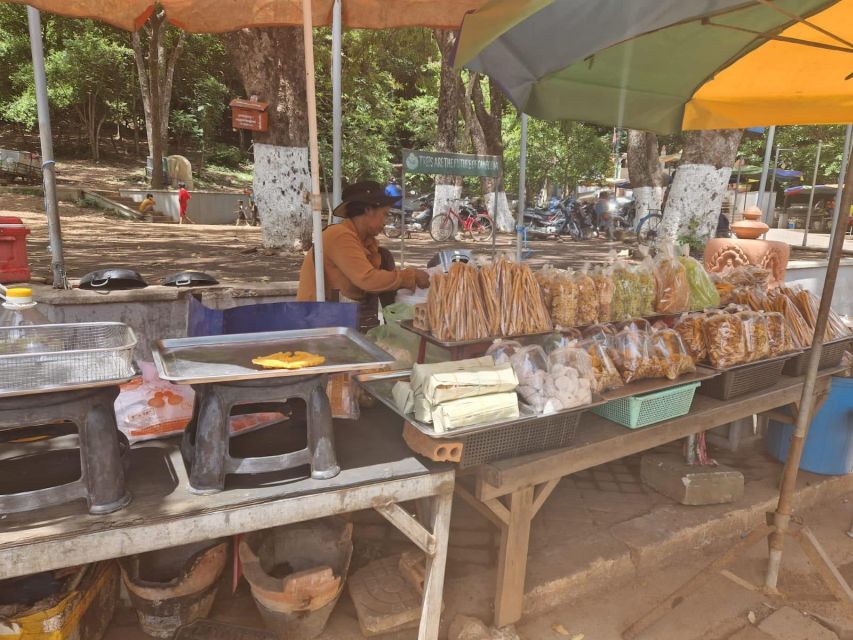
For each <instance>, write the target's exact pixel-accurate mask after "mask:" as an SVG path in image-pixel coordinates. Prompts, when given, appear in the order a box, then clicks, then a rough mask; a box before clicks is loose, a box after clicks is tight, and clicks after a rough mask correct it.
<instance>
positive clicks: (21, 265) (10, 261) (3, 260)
mask: <svg viewBox="0 0 853 640" xmlns="http://www.w3.org/2000/svg"><path fill="white" fill-rule="evenodd" d="M29 234H30V230H29V229H27V227H25V226H24V223H23V222H22V221H21V219H20V218H15V217H12V216H0V282H2V283H7V282H28V281H29V279H30V265H29V260H28V259H27V236H28V235H29Z"/></svg>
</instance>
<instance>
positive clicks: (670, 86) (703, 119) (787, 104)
mask: <svg viewBox="0 0 853 640" xmlns="http://www.w3.org/2000/svg"><path fill="white" fill-rule="evenodd" d="M455 64H456V66H457V68H462V67H466V68H468V69H471V70H474V71H478V72H481V73H484V74H487V75H488V76H489V77H491V78H492V79H493V80H495V81H496V82H497V83H498V84H499V85H500V86H501V87H502V88H503V90H504V92H505V93H506V95H507V96H508V97H509V99H510V100H511V101H512V102H513V103H514V104H515V105H516V106H517V107H518V108H519V109H520V110H522V111H524V112H526V113H528V114H530V115H532V116H535V117H537V118H543V119H548V120H553V119H571V120H584V121H587V122H594V123H599V124H604V125H616V126H623V127H631V128H634V129H645V130H648V131H656V132H659V133H671V132H675V131H678V130H681V129H720V128H743V127H751V126H760V125H771V124H775V125H785V124H829V123H843V122H850V121H851V120H853V0H490V1H489V2H487V3H486V4H485V5H484V6H483V7H482V8H481V9H479V10H478V11H475V12H473V13H471V14H469V15H468V16H466V18H465V20H464V22H463V25H462V33H461V35H460V40H459V46H458V48H457V52H456V59H455Z"/></svg>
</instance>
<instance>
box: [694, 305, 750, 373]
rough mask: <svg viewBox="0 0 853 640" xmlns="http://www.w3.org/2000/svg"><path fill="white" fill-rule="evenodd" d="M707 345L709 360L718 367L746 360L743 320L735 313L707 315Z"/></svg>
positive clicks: (731, 365)
mask: <svg viewBox="0 0 853 640" xmlns="http://www.w3.org/2000/svg"><path fill="white" fill-rule="evenodd" d="M704 328H705V346H706V347H707V349H708V361H709V362H710V363H711V366H713V367H715V368H717V369H725V368H728V367H733V366H735V365H737V364H741V363H743V362H744V361H745V360H746V339H745V337H744V329H743V321H742V320H741V319H740V317H738V315H737V314H735V313H725V312H716V313H709V314H708V315H707V316H706V317H705V325H704Z"/></svg>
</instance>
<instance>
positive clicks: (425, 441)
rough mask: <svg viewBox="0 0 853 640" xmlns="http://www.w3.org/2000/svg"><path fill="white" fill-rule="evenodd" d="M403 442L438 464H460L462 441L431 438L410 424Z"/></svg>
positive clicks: (405, 430)
mask: <svg viewBox="0 0 853 640" xmlns="http://www.w3.org/2000/svg"><path fill="white" fill-rule="evenodd" d="M403 440H405V441H406V444H407V445H409V449H411V450H412V451H414V452H415V453H418V454H420V455H422V456H424V457H425V458H429V459H430V460H434V461H436V462H460V461H461V460H462V441H460V440H446V439H444V438H442V439H438V438H430V437H429V436H427V435H426V434H424V433H421V432H420V431H418V430H417V429H415V428H414V427H413V426H412V425H411V424H409V423H408V422H407V423H406V425H405V426H404V427H403Z"/></svg>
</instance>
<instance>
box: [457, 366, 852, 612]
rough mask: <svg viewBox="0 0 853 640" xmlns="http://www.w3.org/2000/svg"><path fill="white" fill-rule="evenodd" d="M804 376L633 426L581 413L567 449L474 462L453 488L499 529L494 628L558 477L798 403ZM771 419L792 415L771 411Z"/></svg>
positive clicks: (515, 594)
mask: <svg viewBox="0 0 853 640" xmlns="http://www.w3.org/2000/svg"><path fill="white" fill-rule="evenodd" d="M837 371H838V369H832V370H827V371H824V372H821V373H820V374H819V378H818V380H817V387H816V394H817V395H818V396H819V398H818V402H816V403H815V404H816V408H815V411H817V408H818V407H819V406H820V402H822V400H821V398H825V396H826V394H827V393H828V392H829V386H830V384H831V375H832V374H833V373H837ZM802 388H803V378H788V377H783V378H782V379H781V380H780V381H779V382H778V383H777V384H775V385H774V386H772V387H770V388H768V389H763V390H761V391H756V392H754V393H750V394H747V395H744V396H741V397H738V398H733V399H731V400H725V401H723V400H716V399H714V398H710V397H708V396H704V395H701V394H699V393H697V394H696V396H695V399H694V400H693V406H692V409H691V411H690V413H689V414H687V415H685V416H682V417H680V418H674V419H672V420H667V421H664V422H659V423H657V424H655V425H652V426H649V427H644V428H642V429H637V430H635V431H631V430H629V429H626V428H625V427H622V426H621V425H618V424H616V423H615V422H611V421H609V420H606V419H605V418H602V417H600V416H598V415H595V414H593V413H585V414H584V415H583V416H582V417H581V422H580V426H579V432H578V436H577V438H576V440H575V442H574V443H573V445H572V446H571V447H569V448H567V449H559V450H554V451H544V452H541V453H535V454H531V455H528V456H523V457H520V458H512V459H508V460H499V461H496V462H492V463H489V464H485V465H481V466H478V467H474V468H472V469H470V470H468V471H466V472H465V476H466V477H464V478H459V479H458V480H457V483H456V493H457V495H459V496H460V497H461V498H462V499H464V500H465V501H466V502H467V503H468V504H470V505H471V506H472V507H474V508H475V509H476V510H477V511H478V512H479V513H481V514H482V515H483V516H485V517H486V519H488V520H489V521H490V522H492V523H493V524H494V525H495V526H496V527H497V528H498V529H499V530H500V532H501V546H500V552H499V557H498V571H497V591H496V595H495V626H497V627H501V626H504V625H507V624H513V623H515V622H517V621H518V620H519V619H520V618H521V614H522V600H523V596H524V578H525V573H526V570H527V555H528V542H529V539H530V524H531V521H532V520H533V517H534V516H535V515H536V513H537V512H538V511H539V510H540V509H541V508H542V505H543V504H544V503H545V501H546V500H547V499H548V496H550V495H551V492H552V491H553V490H554V488H555V487H556V486H557V483H559V481H560V480H561V479H562V478H563V477H565V476H567V475H570V474H573V473H577V472H578V471H583V470H584V469H589V468H591V467H595V466H597V465H600V464H604V463H607V462H611V461H613V460H618V459H619V458H623V457H625V456H630V455H632V454H636V453H640V452H642V451H646V450H648V449H652V448H654V447H657V446H659V445H662V444H666V443H668V442H673V441H675V440H679V439H680V438H683V437H685V436H689V435H691V434H695V433H699V432H701V431H705V430H707V429H713V428H715V427H719V426H722V425H724V424H727V423H729V422H732V421H734V420H738V419H740V418H745V417H747V416H751V415H754V414H761V413H766V412H771V413H772V412H774V410H775V409H777V408H780V407H785V406H787V405H791V404H793V405H795V406H794V410H795V409H796V404H797V403H799V400H800V396H801V394H802ZM773 417H774V418H777V417H784V419H785V420H790V419H791V418H789V417H785V416H780V415H779V414H777V413H773Z"/></svg>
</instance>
